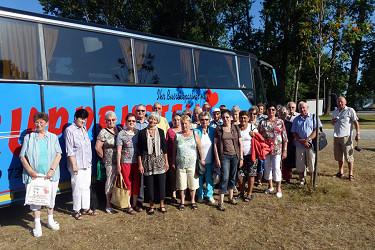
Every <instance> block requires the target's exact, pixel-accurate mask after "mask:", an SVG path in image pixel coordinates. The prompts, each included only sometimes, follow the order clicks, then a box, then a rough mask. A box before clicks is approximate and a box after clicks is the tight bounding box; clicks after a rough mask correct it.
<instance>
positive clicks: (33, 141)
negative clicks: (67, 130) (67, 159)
mask: <svg viewBox="0 0 375 250" xmlns="http://www.w3.org/2000/svg"><path fill="white" fill-rule="evenodd" d="M44 138H45V139H46V143H47V163H48V165H47V167H48V169H49V168H50V167H51V165H52V163H53V161H54V160H55V157H56V154H57V153H60V154H61V153H62V151H61V147H60V143H59V140H58V139H57V136H56V135H55V134H52V133H50V132H48V131H46V134H45V136H44ZM20 156H23V157H26V159H27V161H28V162H29V164H30V166H31V167H32V168H33V169H34V170H35V171H36V170H37V167H38V164H39V142H38V138H37V133H35V132H32V133H31V134H27V135H26V136H25V138H24V141H23V144H22V149H21V152H20ZM47 171H48V170H47ZM22 180H23V183H25V184H28V183H30V181H31V177H30V175H29V173H28V172H27V171H26V169H25V168H24V169H23V174H22ZM58 180H60V166H59V165H57V168H56V170H55V173H54V174H53V176H52V177H51V181H58Z"/></svg>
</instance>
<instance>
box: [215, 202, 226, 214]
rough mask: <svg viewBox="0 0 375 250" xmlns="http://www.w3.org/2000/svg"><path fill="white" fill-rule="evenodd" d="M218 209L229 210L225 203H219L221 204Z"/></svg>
mask: <svg viewBox="0 0 375 250" xmlns="http://www.w3.org/2000/svg"><path fill="white" fill-rule="evenodd" d="M217 209H219V210H220V211H223V212H225V210H227V209H226V208H225V206H224V203H219V205H218V206H217Z"/></svg>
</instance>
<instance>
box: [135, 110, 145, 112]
mask: <svg viewBox="0 0 375 250" xmlns="http://www.w3.org/2000/svg"><path fill="white" fill-rule="evenodd" d="M137 112H146V110H137Z"/></svg>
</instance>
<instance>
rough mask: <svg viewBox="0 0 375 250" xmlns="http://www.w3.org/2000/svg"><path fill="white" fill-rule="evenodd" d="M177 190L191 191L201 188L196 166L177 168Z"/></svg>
mask: <svg viewBox="0 0 375 250" xmlns="http://www.w3.org/2000/svg"><path fill="white" fill-rule="evenodd" d="M176 176H177V182H176V184H177V189H178V190H185V189H186V188H189V189H190V190H196V189H198V188H199V177H198V176H197V175H196V174H195V166H194V167H190V168H182V169H180V168H177V169H176Z"/></svg>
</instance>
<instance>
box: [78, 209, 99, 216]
mask: <svg viewBox="0 0 375 250" xmlns="http://www.w3.org/2000/svg"><path fill="white" fill-rule="evenodd" d="M81 214H82V215H92V216H94V215H97V214H99V213H98V212H96V211H93V210H91V209H88V210H83V211H82V213H81Z"/></svg>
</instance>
